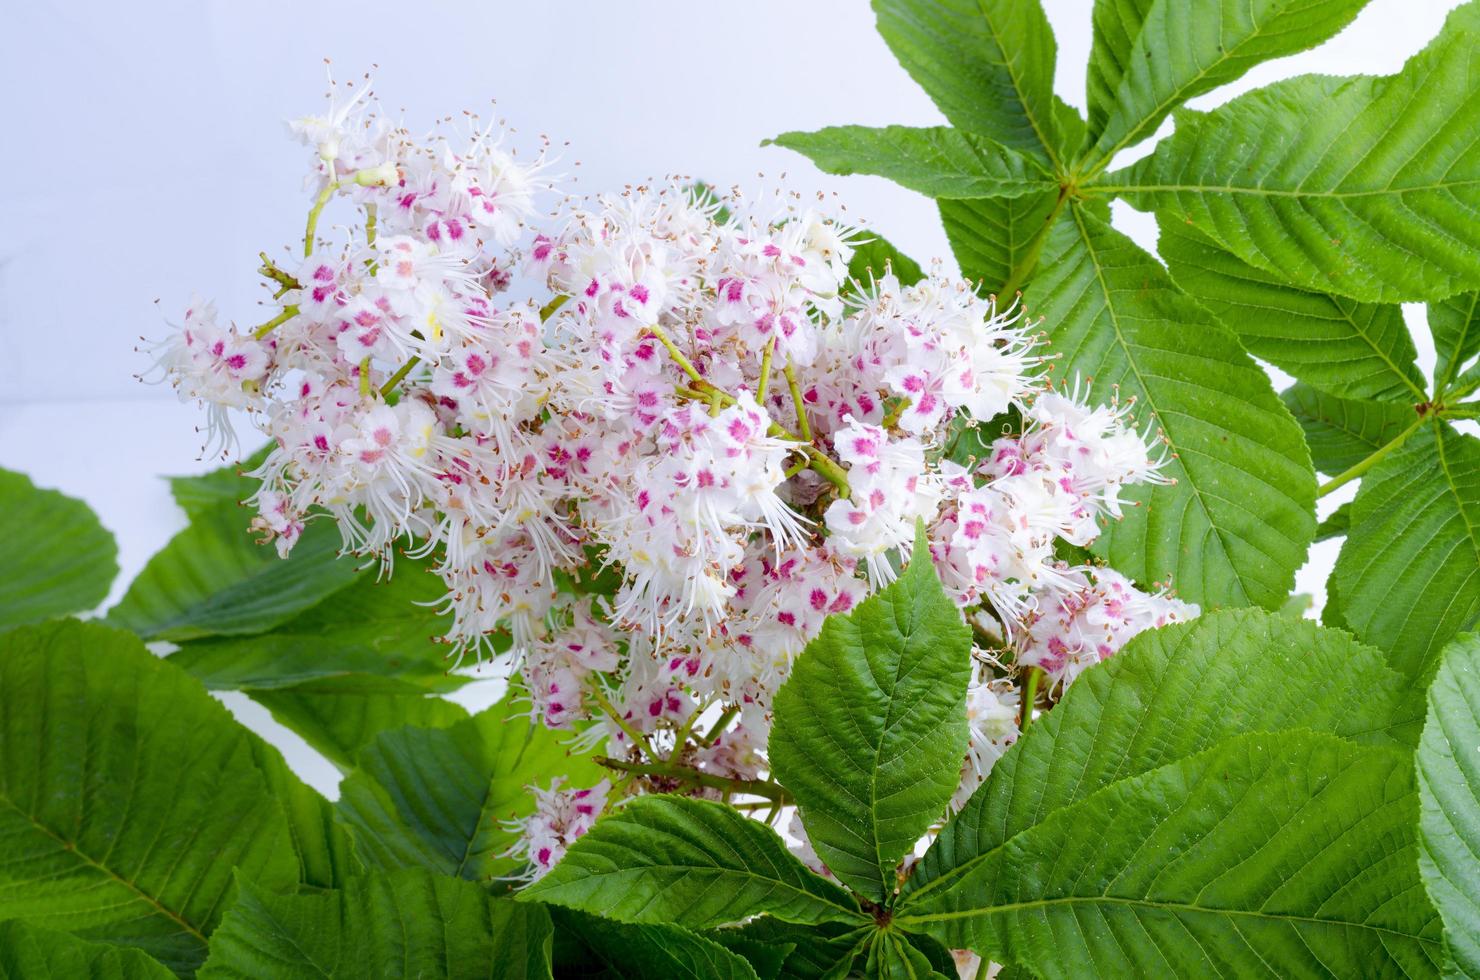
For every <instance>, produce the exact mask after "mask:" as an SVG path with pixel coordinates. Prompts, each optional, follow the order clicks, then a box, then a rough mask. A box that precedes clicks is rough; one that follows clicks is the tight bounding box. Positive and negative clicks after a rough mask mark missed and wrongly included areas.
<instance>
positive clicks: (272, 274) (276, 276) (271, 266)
mask: <svg viewBox="0 0 1480 980" xmlns="http://www.w3.org/2000/svg"><path fill="white" fill-rule="evenodd" d="M257 257H258V258H260V259H261V260H262V268H260V269H258V270H257V271H258V272H259V273H261V274H262V275H263V276H264V277H266V278H268V279H271V280H272V281H273V282H275V283H277V284H278V285H279V286H281V287H283V289H284V290H289V289H301V288H302V286H300V285H299V282H298V280H297V279H296V278H295V277H294V276H293V275H292V274H291V273H288V272H284V271H283V270H282V269H279V268H278V266H277V263H276V262H274V261H272V259H270V258H268V257H267V253H266V252H258V253H257Z"/></svg>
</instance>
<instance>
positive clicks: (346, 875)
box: [247, 732, 365, 888]
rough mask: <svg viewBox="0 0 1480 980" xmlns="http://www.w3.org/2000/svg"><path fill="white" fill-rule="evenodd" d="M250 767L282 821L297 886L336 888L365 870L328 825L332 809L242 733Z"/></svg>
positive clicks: (345, 836) (271, 750)
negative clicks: (294, 860)
mask: <svg viewBox="0 0 1480 980" xmlns="http://www.w3.org/2000/svg"><path fill="white" fill-rule="evenodd" d="M247 735H248V742H249V744H250V746H251V749H252V761H253V762H255V763H256V764H257V768H258V769H259V770H261V772H262V776H263V778H265V779H266V780H267V791H268V793H270V794H271V795H272V796H273V798H274V799H276V800H277V801H278V804H279V805H280V806H282V808H283V812H284V813H285V814H286V815H287V818H288V833H289V835H290V836H291V837H292V840H293V853H294V855H296V856H297V858H298V881H299V883H300V884H302V885H304V886H307V887H309V888H340V887H342V886H343V885H344V883H345V882H346V881H348V880H349V879H350V878H352V877H355V876H356V875H359V874H361V873H362V872H364V870H365V865H364V862H362V861H361V860H360V858H359V856H358V855H357V854H356V853H355V846H354V841H353V839H351V837H350V836H349V831H347V830H345V829H344V828H343V827H341V826H340V825H339V824H338V823H337V822H335V820H334V804H332V803H330V802H329V801H328V800H326V799H325V798H324V797H323V796H321V795H320V794H319V792H318V791H317V790H315V789H314V788H313V787H311V786H309V785H308V784H307V783H305V782H304V781H303V780H301V779H299V778H298V777H297V775H295V774H294V772H293V770H291V769H289V768H288V763H287V762H286V761H285V760H284V759H283V754H282V753H281V752H279V751H278V750H277V749H276V748H275V747H274V746H272V745H269V744H268V743H267V742H265V741H263V740H262V739H260V738H258V737H257V736H256V735H253V734H251V733H250V732H248V733H247Z"/></svg>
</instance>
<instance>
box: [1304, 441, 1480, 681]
mask: <svg viewBox="0 0 1480 980" xmlns="http://www.w3.org/2000/svg"><path fill="white" fill-rule="evenodd" d="M1332 583H1333V584H1334V585H1335V587H1336V588H1335V592H1334V594H1333V595H1332V597H1331V598H1330V599H1329V600H1328V602H1327V605H1328V607H1334V614H1335V615H1336V616H1338V617H1339V621H1340V622H1342V623H1343V624H1344V625H1345V626H1346V627H1347V628H1348V629H1350V630H1352V632H1354V633H1356V635H1357V636H1358V637H1360V638H1361V639H1363V640H1365V641H1366V642H1368V643H1371V644H1372V645H1373V646H1376V647H1378V648H1380V649H1382V650H1385V651H1386V652H1387V653H1388V655H1389V658H1390V660H1391V662H1392V664H1393V665H1394V666H1395V667H1396V668H1397V669H1398V670H1399V671H1400V672H1402V673H1403V674H1405V675H1406V676H1407V677H1409V678H1412V679H1415V680H1417V679H1421V678H1424V677H1426V676H1427V675H1428V674H1429V673H1430V672H1431V671H1432V669H1433V667H1434V664H1435V660H1436V658H1437V657H1438V654H1439V651H1440V650H1441V649H1442V648H1443V646H1444V644H1446V643H1447V642H1449V640H1450V639H1451V638H1452V637H1454V636H1455V635H1456V634H1457V633H1460V632H1461V631H1464V630H1469V629H1473V628H1474V627H1475V624H1476V622H1477V620H1480V441H1477V440H1476V439H1475V438H1474V437H1473V436H1467V435H1461V434H1459V433H1457V432H1455V431H1454V430H1453V429H1451V428H1450V427H1449V426H1447V425H1444V424H1443V423H1440V422H1430V423H1427V424H1425V425H1424V427H1423V429H1422V430H1420V431H1419V432H1418V433H1415V434H1414V435H1413V436H1412V437H1410V438H1409V440H1408V441H1407V442H1406V443H1405V444H1404V445H1403V448H1402V449H1401V450H1400V451H1398V452H1396V453H1394V454H1393V455H1391V456H1388V457H1387V458H1386V459H1384V460H1382V461H1381V462H1380V463H1378V464H1377V465H1376V466H1374V467H1373V468H1372V469H1371V470H1369V471H1368V472H1367V474H1366V476H1365V477H1363V479H1362V486H1361V489H1360V490H1359V491H1358V492H1357V497H1356V499H1355V500H1354V501H1353V502H1352V521H1351V531H1350V533H1349V534H1348V535H1347V538H1346V542H1345V544H1344V545H1343V546H1342V549H1341V554H1340V556H1339V557H1338V558H1337V560H1336V569H1335V571H1334V572H1333V573H1332ZM1420 689H1421V688H1420Z"/></svg>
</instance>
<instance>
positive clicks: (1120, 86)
mask: <svg viewBox="0 0 1480 980" xmlns="http://www.w3.org/2000/svg"><path fill="white" fill-rule="evenodd" d="M1366 2H1367V0H1210V2H1204V3H1187V2H1186V0H1101V2H1098V3H1096V4H1095V8H1094V46H1093V48H1092V49H1091V51H1090V60H1089V76H1088V91H1089V125H1090V138H1091V139H1093V140H1094V143H1093V145H1092V146H1090V147H1089V148H1088V149H1087V150H1085V153H1084V156H1085V158H1086V159H1087V160H1089V161H1091V166H1095V165H1099V164H1103V163H1105V162H1108V161H1109V160H1110V159H1111V158H1112V157H1114V156H1115V154H1116V153H1117V152H1119V151H1120V150H1122V149H1124V148H1125V147H1128V146H1132V145H1134V144H1136V143H1138V142H1140V141H1141V140H1143V139H1145V138H1146V137H1148V136H1150V135H1151V134H1152V133H1154V132H1155V131H1156V127H1157V126H1159V125H1161V122H1162V120H1163V119H1165V118H1166V117H1167V114H1168V113H1169V112H1171V110H1172V109H1174V108H1175V107H1177V106H1179V105H1181V104H1182V103H1183V102H1186V101H1187V100H1188V99H1190V98H1192V97H1194V96H1197V95H1201V94H1202V93H1204V92H1210V91H1212V90H1213V89H1215V88H1217V87H1218V86H1220V85H1226V84H1227V83H1229V82H1231V81H1233V80H1234V79H1236V78H1239V77H1240V76H1242V75H1243V74H1244V73H1245V72H1246V71H1248V70H1249V69H1250V68H1252V67H1254V66H1255V65H1256V64H1258V63H1259V62H1261V61H1268V60H1270V59H1271V58H1280V57H1283V56H1285V55H1290V54H1294V53H1296V52H1297V51H1303V50H1305V49H1306V48H1309V47H1313V46H1314V45H1317V44H1319V43H1321V42H1322V41H1324V40H1326V39H1327V38H1329V37H1332V36H1333V35H1335V34H1336V32H1337V31H1340V30H1341V29H1342V28H1343V27H1345V26H1346V25H1347V24H1349V23H1351V20H1352V18H1353V17H1355V16H1356V15H1357V12H1358V11H1360V10H1361V9H1362V7H1363V6H1365V5H1366Z"/></svg>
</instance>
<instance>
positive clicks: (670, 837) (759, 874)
mask: <svg viewBox="0 0 1480 980" xmlns="http://www.w3.org/2000/svg"><path fill="white" fill-rule="evenodd" d="M519 897H520V898H521V899H523V900H532V901H541V902H549V903H551V904H554V905H565V906H568V907H570V908H575V909H580V910H581V911H585V912H593V913H598V914H601V915H604V916H606V917H608V918H612V919H618V920H622V921H627V922H666V923H671V924H673V925H679V926H684V927H686V928H689V929H707V928H711V927H714V926H721V925H727V924H730V923H734V922H740V921H743V920H744V919H746V918H749V917H750V916H753V915H760V914H762V913H765V914H768V915H771V916H773V917H775V918H777V919H782V920H785V921H787V922H796V923H800V924H804V925H815V924H817V923H821V922H840V923H849V922H851V923H853V924H855V925H867V924H869V923H870V922H871V919H870V918H869V917H868V916H866V915H864V914H863V913H862V912H861V911H859V908H858V903H857V902H856V901H855V900H854V899H853V898H852V897H851V896H850V895H849V894H848V893H847V892H846V891H844V890H843V889H842V888H839V887H838V886H837V885H835V884H833V883H832V882H830V881H828V880H827V879H825V878H820V877H818V876H817V875H815V874H813V873H812V872H811V871H809V870H808V869H807V867H806V866H805V865H803V864H802V863H801V861H799V860H797V859H796V858H795V857H794V856H792V854H791V852H790V851H788V850H787V849H786V844H785V842H783V841H782V840H781V838H780V837H778V836H777V835H776V832H775V831H773V830H772V829H771V828H770V827H768V826H766V825H765V824H763V823H761V822H759V821H757V820H752V819H750V818H749V817H747V816H745V815H744V814H742V813H740V812H739V811H738V810H735V809H734V808H732V807H728V806H724V805H722V804H719V803H712V802H709V801H707V800H694V799H688V798H685V797H679V796H643V797H638V798H637V799H635V800H633V801H632V802H630V803H629V804H627V805H626V806H624V807H622V808H621V809H620V810H618V811H616V812H615V813H612V814H609V815H608V816H606V817H603V818H602V819H601V820H599V821H598V822H597V824H596V826H595V827H593V828H592V829H591V830H590V831H589V832H588V833H587V834H586V835H585V836H583V837H582V838H580V839H579V840H578V841H576V842H575V844H573V845H572V846H571V848H570V850H568V851H567V852H566V854H565V857H564V858H562V859H561V861H560V863H559V864H557V865H556V866H555V868H554V870H552V871H550V872H549V873H548V874H546V875H545V876H544V877H543V878H541V879H540V880H539V881H537V882H535V884H534V885H532V886H531V887H529V888H526V889H525V890H524V891H523V892H522V893H521V894H520V896H519Z"/></svg>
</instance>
